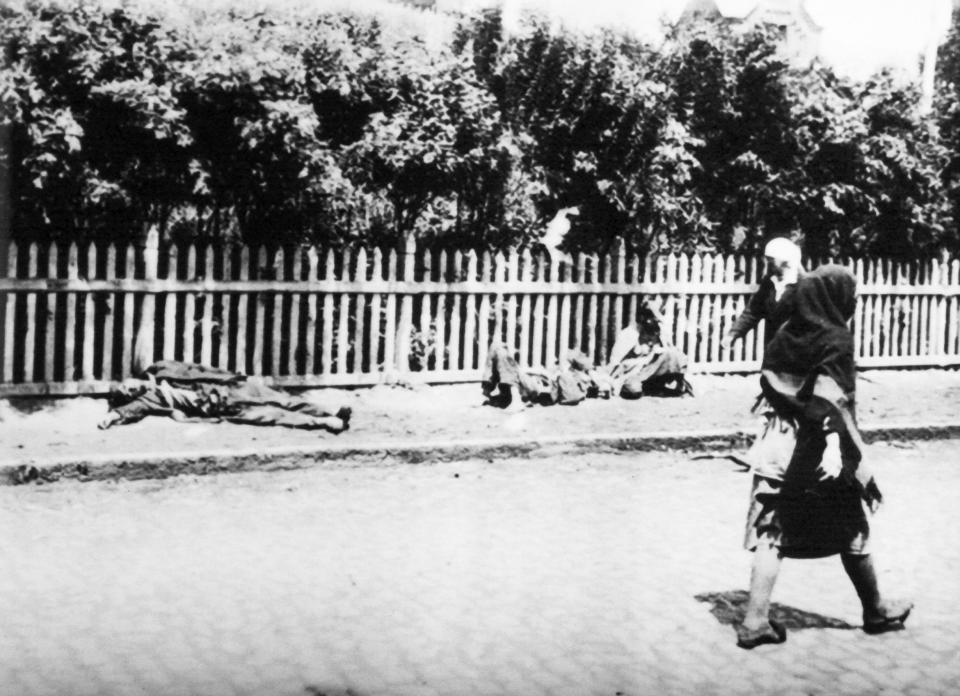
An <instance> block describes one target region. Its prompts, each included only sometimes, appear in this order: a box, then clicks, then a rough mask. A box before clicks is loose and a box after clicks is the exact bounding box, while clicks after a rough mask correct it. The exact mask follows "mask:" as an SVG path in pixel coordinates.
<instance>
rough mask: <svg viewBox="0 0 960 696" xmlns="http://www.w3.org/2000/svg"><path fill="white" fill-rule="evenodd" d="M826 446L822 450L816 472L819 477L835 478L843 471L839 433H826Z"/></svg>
mask: <svg viewBox="0 0 960 696" xmlns="http://www.w3.org/2000/svg"><path fill="white" fill-rule="evenodd" d="M826 440H827V446H826V447H825V448H824V450H823V456H822V457H821V458H820V464H819V465H818V466H817V474H818V475H819V476H820V477H821V478H827V479H835V478H837V477H838V476H840V473H841V472H842V471H843V457H842V456H841V454H840V435H839V434H838V433H827V435H826Z"/></svg>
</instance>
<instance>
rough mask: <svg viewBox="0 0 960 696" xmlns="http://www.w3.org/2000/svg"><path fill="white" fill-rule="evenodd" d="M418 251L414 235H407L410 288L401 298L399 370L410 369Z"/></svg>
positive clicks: (405, 249) (406, 276) (406, 272)
mask: <svg viewBox="0 0 960 696" xmlns="http://www.w3.org/2000/svg"><path fill="white" fill-rule="evenodd" d="M416 251H417V243H416V241H415V240H414V238H413V235H412V234H410V235H407V240H406V242H405V243H404V246H403V282H404V285H406V286H407V288H408V290H407V292H406V293H404V295H403V298H402V299H401V300H400V326H399V327H397V362H396V368H397V371H399V372H401V373H403V372H409V371H410V331H411V330H412V329H413V295H411V294H410V288H411V286H412V284H413V280H414V277H413V276H414V274H413V264H414V258H413V257H414V255H415V254H416Z"/></svg>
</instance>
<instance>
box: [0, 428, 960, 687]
mask: <svg viewBox="0 0 960 696" xmlns="http://www.w3.org/2000/svg"><path fill="white" fill-rule="evenodd" d="M873 455H874V460H875V462H876V468H877V474H878V477H879V480H880V483H881V486H882V487H883V488H884V491H885V493H886V497H887V503H886V505H885V506H884V507H883V508H882V509H881V512H880V514H879V515H878V516H877V517H876V518H875V521H874V538H875V547H874V548H875V555H876V558H877V564H878V568H879V571H880V582H881V588H882V589H885V591H886V592H888V593H889V594H891V595H893V596H908V597H911V598H913V599H914V600H915V602H916V609H915V610H914V613H913V615H912V616H911V618H910V620H909V622H908V624H907V630H905V631H902V632H897V633H890V634H886V635H881V636H876V637H871V636H868V635H866V634H864V633H863V632H862V631H861V630H860V628H859V626H860V612H859V604H858V601H857V598H856V596H855V594H854V592H853V590H852V588H851V586H850V584H849V582H848V581H847V579H846V576H845V575H844V573H843V571H842V568H841V565H840V562H839V560H838V559H836V558H832V559H824V560H817V561H787V562H785V564H784V567H783V572H782V574H781V578H780V581H779V583H778V585H777V588H776V591H775V593H774V601H775V607H774V613H775V615H776V616H777V617H778V618H780V619H782V620H783V621H784V622H785V623H786V624H787V626H788V629H789V639H788V641H787V643H786V644H784V645H776V646H762V647H760V648H758V649H756V650H754V651H743V650H740V649H739V648H737V647H736V645H735V635H734V630H733V628H732V626H731V625H730V622H731V620H732V618H733V617H735V616H736V615H737V611H738V607H739V606H740V605H741V603H742V602H743V600H744V598H745V590H746V587H747V580H748V573H749V562H750V556H749V554H748V553H747V552H745V551H743V550H742V548H741V540H742V534H743V524H744V516H745V512H746V505H747V495H748V488H749V478H748V476H747V475H746V474H744V473H742V472H741V471H739V470H738V469H737V467H736V466H735V465H734V464H732V463H731V462H730V461H728V460H725V459H694V458H693V457H692V456H690V455H684V454H678V453H669V454H656V455H654V454H644V455H626V454H623V455H614V454H609V455H589V456H582V457H553V458H545V459H537V460H529V461H528V460H521V459H515V460H505V461H496V462H486V461H470V462H462V463H446V464H436V465H419V466H416V465H396V466H393V465H386V464H385V465H383V466H379V467H375V466H367V467H350V466H349V465H347V464H346V463H344V464H342V465H340V466H337V467H325V468H323V469H314V470H302V471H293V472H279V473H277V472H275V473H270V474H264V473H250V474H232V475H221V476H210V477H202V478H188V477H184V478H175V479H169V480H164V481H146V482H119V483H86V484H77V483H62V484H55V485H47V486H26V487H4V488H0V511H2V512H0V525H2V528H3V530H4V534H3V536H2V541H0V559H2V560H0V564H2V572H0V602H2V604H3V607H4V611H3V622H2V632H0V693H2V694H3V695H4V696H6V695H9V696H41V695H49V696H66V695H70V696H94V695H96V696H128V695H134V694H145V695H149V696H155V695H156V696H161V695H162V696H168V695H169V696H174V695H196V696H216V695H218V694H250V695H263V696H288V695H289V696H293V695H307V696H309V695H314V696H316V695H317V694H325V695H326V696H345V695H347V694H351V695H355V696H379V695H390V696H393V695H397V696H399V695H404V694H444V695H453V696H458V695H460V694H464V695H470V696H472V695H474V694H478V695H479V694H510V695H518V696H519V695H527V694H570V695H573V696H581V695H593V694H597V695H607V696H614V695H615V694H623V695H624V696H646V695H648V694H655V695H660V694H687V693H689V694H831V695H833V694H877V693H889V694H906V695H908V696H910V695H919V694H954V693H957V691H956V689H957V687H956V684H957V683H958V681H960V632H958V631H957V626H958V624H960V544H958V543H957V541H958V537H957V530H958V529H960V506H958V505H957V500H958V499H960V495H958V494H960V468H958V459H960V444H958V443H956V442H939V443H926V444H920V445H916V446H901V447H895V446H886V445H877V446H875V447H874V451H873Z"/></svg>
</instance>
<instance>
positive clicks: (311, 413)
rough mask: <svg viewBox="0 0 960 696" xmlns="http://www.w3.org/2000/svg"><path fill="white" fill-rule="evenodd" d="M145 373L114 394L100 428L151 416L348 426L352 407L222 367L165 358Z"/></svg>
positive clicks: (338, 428) (340, 428)
mask: <svg viewBox="0 0 960 696" xmlns="http://www.w3.org/2000/svg"><path fill="white" fill-rule="evenodd" d="M142 376H143V377H144V380H143V381H140V382H137V383H136V384H133V385H124V386H122V387H121V388H120V389H118V390H116V391H114V392H113V393H112V394H111V395H110V398H109V405H110V413H109V414H108V417H107V418H106V419H105V420H104V421H103V422H102V423H101V426H100V427H101V428H107V427H110V426H112V425H118V424H126V423H135V422H137V421H139V420H142V419H143V418H144V417H146V416H149V415H157V416H168V417H171V418H174V419H175V420H180V421H191V420H213V421H219V420H225V421H228V422H231V423H242V424H248V425H280V426H286V427H290V428H306V429H311V428H321V429H324V430H329V431H330V432H342V431H343V430H345V429H346V428H347V427H348V426H349V420H350V415H351V411H350V409H349V408H346V407H339V408H338V407H337V406H335V405H332V404H323V403H319V402H317V401H313V400H307V399H303V398H300V397H297V396H293V395H291V394H287V393H285V392H282V391H279V390H276V389H272V388H270V387H268V386H266V385H263V384H261V383H259V382H254V381H251V380H248V379H247V377H246V375H243V374H239V373H235V372H229V371H227V370H222V369H219V368H214V367H207V366H204V365H195V364H191V363H182V362H178V361H172V360H164V361H161V362H157V363H154V364H152V365H150V366H149V367H147V368H146V369H145V370H144V373H143V375H142Z"/></svg>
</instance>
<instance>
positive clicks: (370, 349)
mask: <svg viewBox="0 0 960 696" xmlns="http://www.w3.org/2000/svg"><path fill="white" fill-rule="evenodd" d="M382 278H383V251H381V249H380V248H379V247H375V248H374V250H373V280H381V279H382ZM380 303H381V297H380V294H379V293H374V294H373V295H371V296H370V329H369V331H368V337H367V365H368V368H367V369H368V371H369V372H376V371H377V369H378V367H379V365H380Z"/></svg>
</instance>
